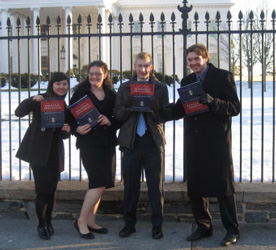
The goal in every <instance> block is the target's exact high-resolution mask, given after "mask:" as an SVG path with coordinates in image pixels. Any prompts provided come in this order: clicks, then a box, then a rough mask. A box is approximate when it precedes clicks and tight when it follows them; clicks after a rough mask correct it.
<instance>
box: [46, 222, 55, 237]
mask: <svg viewBox="0 0 276 250" xmlns="http://www.w3.org/2000/svg"><path fill="white" fill-rule="evenodd" d="M46 228H47V231H48V233H49V234H50V235H53V234H54V232H55V231H54V228H53V225H52V222H51V221H49V222H47V223H46Z"/></svg>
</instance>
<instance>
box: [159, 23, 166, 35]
mask: <svg viewBox="0 0 276 250" xmlns="http://www.w3.org/2000/svg"><path fill="white" fill-rule="evenodd" d="M163 25H164V28H163V30H162V22H160V21H159V22H158V23H157V32H165V31H166V23H164V24H163ZM161 37H162V35H158V38H161Z"/></svg>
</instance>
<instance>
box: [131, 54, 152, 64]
mask: <svg viewBox="0 0 276 250" xmlns="http://www.w3.org/2000/svg"><path fill="white" fill-rule="evenodd" d="M138 59H141V60H147V59H149V61H150V64H152V57H151V55H150V54H149V53H148V52H140V53H139V54H138V55H136V57H135V63H136V62H137V60H138Z"/></svg>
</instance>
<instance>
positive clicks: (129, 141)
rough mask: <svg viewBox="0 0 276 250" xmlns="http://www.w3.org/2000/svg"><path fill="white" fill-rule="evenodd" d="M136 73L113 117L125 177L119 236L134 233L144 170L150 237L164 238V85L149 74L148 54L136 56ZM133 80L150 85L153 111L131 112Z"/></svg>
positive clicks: (124, 88) (122, 90)
mask: <svg viewBox="0 0 276 250" xmlns="http://www.w3.org/2000/svg"><path fill="white" fill-rule="evenodd" d="M134 69H135V71H136V74H135V75H134V76H133V77H132V79H131V80H130V81H128V82H125V83H123V84H122V85H121V86H120V88H119V90H118V93H117V96H116V102H115V109H114V114H115V118H116V119H117V120H118V121H119V122H121V123H122V125H121V128H120V132H119V136H118V144H119V145H120V150H121V151H122V153H123V154H122V170H123V178H124V220H125V226H124V228H123V229H122V230H121V231H120V233H119V236H120V237H128V236H130V235H131V234H132V233H134V232H135V231H136V229H135V224H136V207H137V203H138V200H139V193H140V181H141V170H142V169H145V174H146V180H147V186H148V196H149V201H150V205H151V209H152V217H151V222H152V238H153V239H161V238H162V237H163V232H162V223H163V203H164V194H163V179H162V176H163V174H162V170H163V169H162V166H163V161H164V157H163V153H164V144H165V135H164V131H163V120H162V119H161V110H162V108H163V107H164V106H166V105H168V104H169V101H168V89H167V87H166V84H164V83H161V82H159V81H158V80H157V79H156V78H155V77H154V75H153V74H152V71H153V65H152V58H151V56H150V54H148V53H146V52H141V53H139V54H138V55H137V56H136V59H135V64H134ZM133 81H143V82H151V83H153V86H154V96H153V97H151V99H150V103H149V106H150V108H151V109H152V112H133V111H132V109H131V107H132V106H133V98H132V96H131V94H130V88H131V84H132V82H133Z"/></svg>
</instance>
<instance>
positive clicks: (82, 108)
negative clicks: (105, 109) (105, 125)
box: [69, 95, 100, 127]
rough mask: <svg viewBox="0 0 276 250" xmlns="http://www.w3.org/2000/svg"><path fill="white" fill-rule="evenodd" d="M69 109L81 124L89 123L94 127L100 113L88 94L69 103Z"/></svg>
mask: <svg viewBox="0 0 276 250" xmlns="http://www.w3.org/2000/svg"><path fill="white" fill-rule="evenodd" d="M69 110H70V112H71V113H72V115H73V116H74V117H75V119H76V120H77V122H78V124H79V125H81V126H82V125H84V124H90V125H91V127H94V126H96V125H97V124H98V117H99V115H100V113H99V111H98V109H97V108H96V107H95V105H94V104H93V102H92V101H91V99H90V98H89V97H88V95H85V96H84V97H82V98H81V99H79V100H78V101H76V102H75V103H73V104H72V105H70V106H69Z"/></svg>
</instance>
